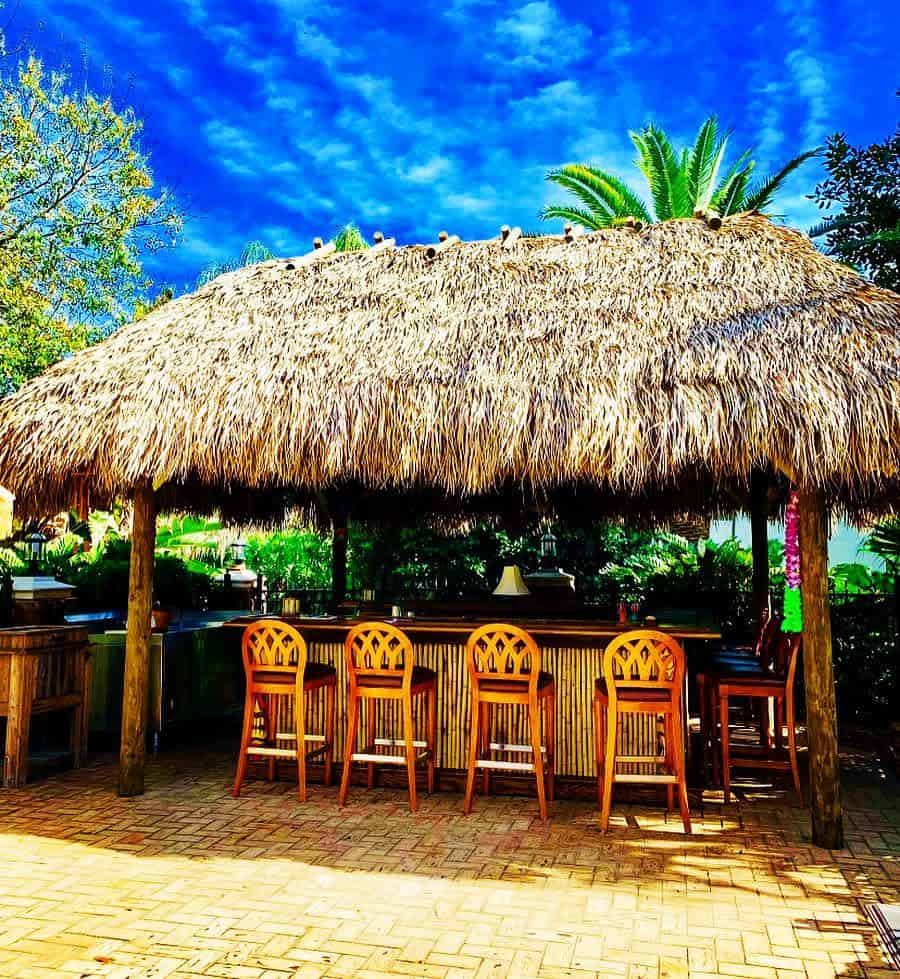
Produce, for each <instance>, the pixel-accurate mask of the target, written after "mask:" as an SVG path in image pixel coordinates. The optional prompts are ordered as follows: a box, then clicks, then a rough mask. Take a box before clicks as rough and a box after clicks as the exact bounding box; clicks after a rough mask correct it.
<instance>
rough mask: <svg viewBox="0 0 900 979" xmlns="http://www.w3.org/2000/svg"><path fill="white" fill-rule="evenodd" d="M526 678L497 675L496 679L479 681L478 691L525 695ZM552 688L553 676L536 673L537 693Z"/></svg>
mask: <svg viewBox="0 0 900 979" xmlns="http://www.w3.org/2000/svg"><path fill="white" fill-rule="evenodd" d="M528 679H529V678H528V676H504V675H503V674H502V673H498V674H497V677H496V679H494V678H493V677H491V678H490V679H488V680H483V679H482V680H479V681H478V689H479V690H484V691H485V692H487V693H523V694H524V693H527V692H528ZM552 686H553V674H552V673H545V672H544V670H541V672H540V673H538V693H540V692H541V691H545V690H549V689H550V688H551V687H552Z"/></svg>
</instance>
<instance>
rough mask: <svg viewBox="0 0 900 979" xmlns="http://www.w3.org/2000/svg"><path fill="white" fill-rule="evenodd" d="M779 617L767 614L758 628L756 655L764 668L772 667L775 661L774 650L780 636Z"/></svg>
mask: <svg viewBox="0 0 900 979" xmlns="http://www.w3.org/2000/svg"><path fill="white" fill-rule="evenodd" d="M781 622H782V620H781V617H780V616H778V615H769V617H768V618H767V619H766V621H765V622H764V623H763V626H762V628H761V629H760V630H759V638H758V640H757V642H756V655H757V656H758V657H759V659H760V661H761V663H762V665H763V666H764V667H765V668H766V669H769V670H770V669H772V666H773V664H774V663H775V650H776V648H777V646H778V642H779V639H780V638H781V635H782V632H781Z"/></svg>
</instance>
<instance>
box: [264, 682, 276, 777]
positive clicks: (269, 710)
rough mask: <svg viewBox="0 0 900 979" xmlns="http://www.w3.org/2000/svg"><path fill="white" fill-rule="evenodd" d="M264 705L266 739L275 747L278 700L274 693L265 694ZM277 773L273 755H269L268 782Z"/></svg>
mask: <svg viewBox="0 0 900 979" xmlns="http://www.w3.org/2000/svg"><path fill="white" fill-rule="evenodd" d="M265 705H266V741H268V742H269V744H270V745H271V747H273V748H277V747H278V742H277V740H276V738H275V735H276V734H277V733H278V702H277V701H276V699H275V694H273V693H270V694H267V695H266V698H265ZM277 775H278V769H277V767H276V765H275V756H274V755H270V756H269V760H268V762H267V763H266V777H267V778H268V780H269V781H270V782H274V781H275V779H276V777H277Z"/></svg>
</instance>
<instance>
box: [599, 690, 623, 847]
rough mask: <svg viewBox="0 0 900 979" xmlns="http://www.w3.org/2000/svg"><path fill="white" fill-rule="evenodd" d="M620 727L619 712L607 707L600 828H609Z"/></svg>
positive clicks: (604, 830) (609, 706) (605, 829)
mask: <svg viewBox="0 0 900 979" xmlns="http://www.w3.org/2000/svg"><path fill="white" fill-rule="evenodd" d="M618 727H619V718H618V713H617V712H616V711H614V710H613V709H612V706H611V705H607V707H606V719H605V721H604V729H605V731H606V748H605V751H606V756H605V758H604V759H603V798H602V800H601V802H600V829H601V830H603V832H604V833H605V832H606V831H607V830H608V829H609V813H610V808H611V807H612V790H613V781H614V779H615V772H616V732H617V730H618Z"/></svg>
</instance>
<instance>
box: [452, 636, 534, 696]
mask: <svg viewBox="0 0 900 979" xmlns="http://www.w3.org/2000/svg"><path fill="white" fill-rule="evenodd" d="M466 664H467V666H468V668H469V676H470V677H471V678H472V684H473V686H475V687H477V686H478V684H479V683H480V682H481V681H482V680H492V681H496V680H498V679H500V680H513V681H519V682H521V681H523V680H527V681H528V686H529V690H537V684H538V676H539V674H540V671H541V650H540V647H539V646H538V644H537V643H536V642H535V640H534V637H533V636H531V635H530V634H529V633H527V632H526V631H525V630H524V629H519V628H518V627H517V626H514V625H506V624H504V623H500V622H492V623H490V624H489V625H483V626H481V627H480V628H478V629H476V630H475V631H474V632H473V633H472V634H471V635H470V636H469V638H468V640H467V642H466Z"/></svg>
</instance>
